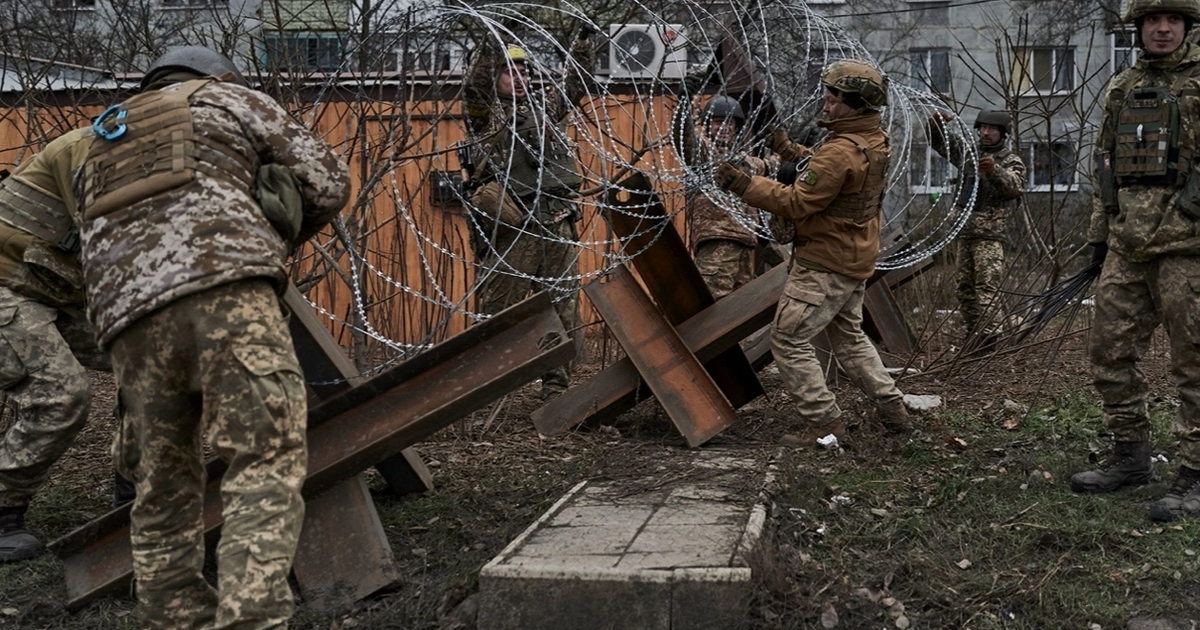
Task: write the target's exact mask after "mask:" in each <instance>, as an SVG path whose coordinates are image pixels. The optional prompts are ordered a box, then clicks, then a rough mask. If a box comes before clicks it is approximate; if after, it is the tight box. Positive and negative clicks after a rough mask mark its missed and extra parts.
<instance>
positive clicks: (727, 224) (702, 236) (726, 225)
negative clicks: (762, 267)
mask: <svg viewBox="0 0 1200 630" xmlns="http://www.w3.org/2000/svg"><path fill="white" fill-rule="evenodd" d="M681 100H682V99H681ZM745 122H746V115H745V113H744V112H743V111H742V106H741V105H740V104H739V103H738V102H737V101H736V100H735V99H733V98H731V97H729V96H724V95H716V96H713V97H712V98H711V99H709V101H708V103H706V104H705V105H704V110H703V112H702V114H701V121H700V128H701V133H699V134H697V133H695V132H694V131H693V130H692V128H691V125H690V124H688V125H687V126H686V128H685V129H684V133H685V137H684V139H683V140H684V142H683V143H682V144H683V148H684V151H685V156H684V158H685V159H686V160H687V161H688V163H689V164H698V163H700V162H702V161H706V160H708V159H711V158H714V157H719V156H729V154H730V152H731V151H732V150H733V147H734V144H735V142H736V140H737V139H738V138H737V136H738V133H739V131H740V130H741V128H742V125H743V124H745ZM735 161H737V162H739V163H741V165H742V166H743V168H745V169H747V170H748V171H749V172H751V173H753V174H754V175H768V172H769V171H772V170H774V169H775V168H777V167H778V160H777V159H774V158H772V159H771V160H764V159H761V158H757V157H754V156H751V155H741V156H738V157H737V159H736V160H735ZM739 205H741V208H739V210H740V211H741V213H742V215H743V217H742V218H741V219H740V220H739V217H738V216H735V215H734V213H733V212H731V211H729V210H727V209H725V208H723V207H722V206H720V205H718V204H717V203H716V202H714V201H713V200H712V199H710V198H708V196H706V195H704V194H698V193H695V192H689V193H688V200H687V208H686V212H687V226H688V244H689V246H690V248H691V250H692V256H693V257H694V258H695V260H696V268H697V269H699V270H700V275H701V276H702V277H703V278H704V284H706V285H707V286H708V291H709V293H712V296H713V297H714V298H715V299H718V300H719V299H721V298H723V297H725V296H726V295H729V294H730V293H732V292H733V291H735V290H737V289H738V288H739V287H741V286H742V285H744V284H746V283H747V282H750V281H751V280H753V279H754V276H755V275H756V274H755V268H756V266H755V264H754V263H755V260H754V253H755V250H756V248H757V246H758V236H757V235H756V234H755V233H754V232H752V231H751V230H750V228H748V227H746V226H745V225H743V224H742V222H741V221H745V220H747V218H746V217H749V218H750V220H753V221H757V220H758V210H757V209H754V208H750V207H749V206H746V205H745V204H739Z"/></svg>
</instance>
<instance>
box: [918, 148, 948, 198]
mask: <svg viewBox="0 0 1200 630" xmlns="http://www.w3.org/2000/svg"><path fill="white" fill-rule="evenodd" d="M908 186H909V188H910V189H911V191H912V192H914V193H946V192H950V191H951V190H953V189H954V186H953V182H951V181H950V162H949V161H948V160H947V159H946V158H944V157H942V155H941V154H940V153H938V152H937V151H934V150H933V149H932V148H931V147H930V146H929V145H927V144H916V143H914V144H913V145H912V153H911V154H909V160H908Z"/></svg>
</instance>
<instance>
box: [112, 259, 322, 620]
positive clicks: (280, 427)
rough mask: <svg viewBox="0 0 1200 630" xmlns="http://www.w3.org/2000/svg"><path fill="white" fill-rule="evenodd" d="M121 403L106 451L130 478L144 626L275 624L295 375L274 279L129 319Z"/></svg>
mask: <svg viewBox="0 0 1200 630" xmlns="http://www.w3.org/2000/svg"><path fill="white" fill-rule="evenodd" d="M112 355H113V364H114V368H115V373H116V377H117V383H118V385H119V388H120V391H119V397H120V404H121V407H122V410H123V413H122V416H121V420H120V427H119V431H118V435H117V439H116V440H115V442H114V446H113V451H114V452H113V455H114V461H115V462H116V465H117V469H118V471H120V472H121V474H123V475H125V476H126V477H127V478H129V479H132V480H133V481H134V483H135V484H136V487H137V498H136V499H135V500H134V504H133V512H132V516H131V518H132V522H133V525H132V542H133V562H134V576H135V579H136V585H137V595H138V602H139V604H140V614H141V622H142V626H141V627H142V628H145V629H148V630H159V629H162V630H167V629H172V630H174V629H180V628H184V629H192V628H195V629H199V628H205V629H207V628H238V629H245V630H257V629H266V628H284V627H286V625H287V620H288V618H289V617H290V616H291V612H292V593H291V590H290V588H289V587H288V582H287V578H288V573H289V571H290V570H291V565H292V559H293V557H294V555H295V550H296V543H297V540H298V539H299V536H300V527H301V523H302V521H303V517H304V501H303V499H302V498H301V496H300V488H301V485H302V484H303V482H304V478H305V471H306V465H307V457H308V453H307V448H306V442H305V439H306V437H305V422H306V414H307V407H306V402H305V401H306V398H305V390H304V378H303V376H302V373H301V371H300V365H299V362H298V361H297V360H296V355H295V350H294V349H293V346H292V339H291V335H290V333H289V332H288V324H287V319H286V317H285V316H284V315H283V312H282V309H281V306H280V303H279V300H278V298H277V296H276V295H275V291H274V287H273V286H272V285H271V284H270V283H269V282H268V281H266V280H261V279H256V280H243V281H239V282H235V283H230V284H225V285H222V286H219V287H215V288H212V289H209V290H207V291H203V292H199V293H194V294H192V295H189V296H187V297H184V298H181V299H179V300H176V301H174V302H173V303H171V304H169V305H167V306H166V307H164V308H162V309H160V310H158V311H156V312H154V313H152V314H150V315H148V316H146V317H143V318H141V319H139V320H138V321H137V322H135V323H134V324H132V325H131V326H129V327H127V328H126V329H125V330H123V331H122V332H121V333H120V334H119V335H117V337H116V338H115V339H113V342H112ZM201 438H205V439H206V440H207V443H208V444H209V445H211V446H212V448H213V450H214V452H215V453H216V455H217V456H218V457H220V458H221V459H222V460H223V461H225V462H226V463H228V465H229V468H228V470H227V471H226V472H225V474H224V476H223V477H222V479H221V498H222V501H223V504H224V505H223V509H222V516H223V517H224V519H225V523H224V525H223V526H222V528H221V542H220V545H219V546H218V547H217V565H218V567H217V570H218V585H217V589H216V590H214V589H213V588H212V587H211V586H210V585H209V584H208V583H207V582H206V581H205V579H204V576H203V575H202V573H201V571H202V569H203V565H204V540H203V525H202V519H201V507H202V504H203V492H204V484H205V475H204V461H203V453H202V451H201Z"/></svg>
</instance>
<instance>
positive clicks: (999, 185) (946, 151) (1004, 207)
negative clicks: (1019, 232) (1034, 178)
mask: <svg viewBox="0 0 1200 630" xmlns="http://www.w3.org/2000/svg"><path fill="white" fill-rule="evenodd" d="M930 146H932V147H933V150H934V151H937V152H938V153H940V154H941V155H942V156H943V157H946V158H947V159H949V160H951V161H954V162H959V163H961V162H962V160H963V156H964V154H965V151H964V150H963V148H962V146H961V141H960V140H959V139H958V138H956V137H952V138H950V141H949V142H947V141H946V138H945V136H943V135H942V134H941V132H940V130H939V129H938V127H937V126H935V125H930ZM979 157H991V158H992V159H993V160H994V161H995V163H996V168H995V169H994V170H992V172H991V173H986V174H983V177H982V178H981V179H980V180H979V189H978V190H977V191H976V193H975V207H974V209H973V210H972V212H971V218H970V220H968V221H967V224H966V225H965V226H964V227H963V229H962V232H960V233H959V238H962V239H978V240H986V241H1003V240H1005V236H1004V223H1005V221H1007V220H1008V213H1009V212H1011V211H1012V210H1013V209H1015V208H1016V207H1017V204H1018V203H1020V201H1019V200H1020V199H1021V196H1022V195H1024V194H1025V162H1024V161H1022V160H1021V158H1020V157H1019V156H1018V155H1017V154H1016V153H1013V152H1012V151H1010V150H1009V149H1008V147H1006V146H1005V145H1004V144H1003V143H1001V144H998V145H996V146H994V147H985V146H982V145H981V146H980V147H979ZM974 176H975V173H974V172H970V171H968V172H967V173H966V174H965V177H966V179H965V181H964V182H963V183H962V187H961V191H962V193H961V195H960V199H958V200H955V205H956V206H958V207H959V208H963V207H965V206H966V204H967V201H968V199H969V195H970V192H971V181H970V178H972V177H974Z"/></svg>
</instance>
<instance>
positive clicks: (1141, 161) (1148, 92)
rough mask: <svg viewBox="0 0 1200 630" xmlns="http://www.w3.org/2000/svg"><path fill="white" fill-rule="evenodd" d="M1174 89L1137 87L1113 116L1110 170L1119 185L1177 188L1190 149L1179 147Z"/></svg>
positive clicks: (1189, 159) (1188, 162)
mask: <svg viewBox="0 0 1200 630" xmlns="http://www.w3.org/2000/svg"><path fill="white" fill-rule="evenodd" d="M1180 95H1181V94H1180V91H1179V90H1178V89H1171V88H1168V87H1166V86H1157V87H1141V88H1137V89H1134V90H1132V91H1131V92H1130V93H1129V95H1128V96H1127V97H1126V98H1125V104H1124V107H1122V108H1121V113H1120V114H1119V115H1118V117H1117V130H1116V131H1117V133H1116V150H1115V151H1114V159H1113V169H1114V171H1115V175H1116V182H1117V185H1119V186H1130V185H1141V186H1172V187H1174V186H1180V185H1182V184H1183V180H1184V177H1185V176H1186V174H1187V172H1188V171H1189V170H1190V169H1191V164H1192V158H1193V147H1190V146H1182V145H1181V142H1180V140H1181V134H1180V122H1179V96H1180Z"/></svg>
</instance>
